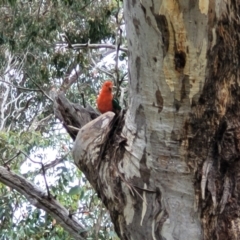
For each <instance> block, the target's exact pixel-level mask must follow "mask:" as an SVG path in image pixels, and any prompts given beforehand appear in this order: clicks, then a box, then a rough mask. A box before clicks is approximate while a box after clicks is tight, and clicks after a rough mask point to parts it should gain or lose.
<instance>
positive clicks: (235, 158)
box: [73, 0, 240, 240]
mask: <svg viewBox="0 0 240 240" xmlns="http://www.w3.org/2000/svg"><path fill="white" fill-rule="evenodd" d="M239 15H240V9H239V1H237V0H229V1H223V0H215V1H214V0H209V1H204V0H199V1H192V0H187V1H186V0H178V1H177V0H152V1H150V0H142V1H136V0H126V1H124V16H125V21H126V28H127V37H128V49H129V108H128V109H127V111H126V114H125V115H124V114H123V113H122V115H120V116H117V117H116V116H114V113H110V112H109V113H106V114H103V115H101V116H100V117H98V118H96V119H94V120H93V121H91V122H90V123H88V124H87V125H85V126H84V127H83V128H81V130H80V131H79V133H78V136H77V139H76V142H75V146H74V149H73V155H74V159H75V162H76V164H77V165H78V166H79V168H80V169H81V170H82V171H83V172H84V173H85V174H86V176H87V178H88V180H89V181H90V182H91V184H92V185H93V186H94V188H95V189H96V191H97V192H98V194H99V197H100V198H101V199H102V201H103V202H104V204H105V205H106V207H107V208H108V209H109V212H110V215H111V218H112V221H113V223H114V225H115V229H116V232H117V233H118V235H119V237H120V238H121V239H132V240H140V239H147V240H150V239H153V240H157V239H167V240H172V239H174V240H176V239H179V240H188V239H189V240H198V239H223V240H225V239H239V237H238V234H239V231H240V228H239V223H240V218H239V215H240V211H239V210H240V208H239V204H240V201H239V197H240V196H239V195H238V192H239V190H240V184H239V183H238V182H239V181H240V180H239V179H240V177H239V176H240V162H239V159H240V155H239V152H240V128H239V127H240V124H239V121H240V116H239V109H240V108H239V107H240V106H239V101H240V88H239V83H240V79H239V68H240V65H239V59H240V51H239V49H240V48H239V46H240V41H239V36H240V34H239V29H240V28H239V27H240V24H239V21H240V18H239Z"/></svg>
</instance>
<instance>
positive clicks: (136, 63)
mask: <svg viewBox="0 0 240 240" xmlns="http://www.w3.org/2000/svg"><path fill="white" fill-rule="evenodd" d="M135 66H136V71H137V81H136V82H137V87H136V91H137V93H139V78H140V70H141V58H140V57H139V56H137V57H136V60H135Z"/></svg>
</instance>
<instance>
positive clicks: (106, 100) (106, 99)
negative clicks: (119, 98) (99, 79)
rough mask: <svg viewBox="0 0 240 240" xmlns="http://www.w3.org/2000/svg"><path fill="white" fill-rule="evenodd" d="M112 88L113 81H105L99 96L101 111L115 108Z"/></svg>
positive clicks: (98, 103) (99, 108) (98, 101)
mask: <svg viewBox="0 0 240 240" xmlns="http://www.w3.org/2000/svg"><path fill="white" fill-rule="evenodd" d="M112 89H113V83H112V82H111V81H106V82H104V83H103V85H102V88H101V90H100V92H99V95H98V97H97V107H98V110H99V111H100V112H101V113H105V112H108V111H112V110H113V105H112V100H113V94H112Z"/></svg>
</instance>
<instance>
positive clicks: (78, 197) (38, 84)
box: [0, 0, 126, 239]
mask: <svg viewBox="0 0 240 240" xmlns="http://www.w3.org/2000/svg"><path fill="white" fill-rule="evenodd" d="M121 11H122V10H121V2H117V1H115V0H112V1H111V0H103V1H92V0H82V1H72V0H49V1H37V0H32V1H25V0H14V1H13V0H8V1H2V2H1V3H0V18H1V21H0V95H1V96H3V97H2V98H0V119H1V120H0V164H1V165H3V166H5V167H7V168H9V169H11V171H14V172H17V173H19V174H22V175H23V176H24V177H26V178H27V179H28V180H30V181H32V182H34V183H35V184H36V185H38V186H39V187H41V188H43V189H45V190H46V187H47V186H48V187H49V189H50V191H51V194H53V195H54V196H56V198H57V200H58V201H60V203H61V204H63V205H64V206H65V207H66V208H68V209H69V210H70V211H71V213H72V214H74V215H75V216H76V217H77V219H78V220H79V221H80V222H81V223H83V224H84V225H85V226H86V229H87V230H88V231H89V239H116V235H115V233H114V232H113V226H112V224H111V222H110V220H109V216H108V214H107V212H106V209H105V208H104V206H103V205H102V203H101V202H100V200H99V199H98V197H97V196H96V193H95V192H94V191H93V190H92V188H91V186H90V185H89V183H87V181H86V179H85V177H84V176H83V175H82V173H81V172H80V171H78V170H77V169H76V167H75V165H74V164H73V160H72V158H71V154H69V153H70V151H71V147H72V142H71V140H70V138H69V136H68V135H67V134H66V132H65V131H64V130H63V128H62V126H61V124H60V123H59V121H58V120H56V119H55V118H54V114H53V101H52V99H53V98H54V94H55V93H56V91H59V90H62V91H64V92H65V93H66V96H67V97H68V99H69V100H70V101H72V102H77V103H80V104H82V103H83V100H84V101H87V102H89V103H90V104H92V105H93V106H94V105H95V98H96V95H97V92H98V89H99V87H100V85H101V81H102V80H103V79H106V78H107V77H109V76H110V77H114V79H115V83H116V85H118V86H119V85H120V83H123V84H126V83H124V81H125V78H124V77H126V62H125V61H126V54H120V53H119V55H117V64H115V63H116V61H115V60H116V53H115V50H114V49H113V50H108V49H89V48H78V47H75V45H77V44H87V43H90V44H91V43H98V44H101V43H105V44H109V45H111V44H116V42H117V41H116V40H118V41H119V39H120V38H121V39H120V40H121V42H122V43H125V40H124V35H123V36H120V35H119V28H120V27H121V28H122V27H123V24H124V22H123V18H122V13H121ZM117 23H118V24H117ZM116 29H117V31H116ZM123 31H124V28H123ZM74 44H75V45H74ZM109 54H111V55H109ZM106 56H112V58H113V59H114V61H113V64H109V65H108V64H107V63H104V64H103V62H101V60H104V57H106ZM79 92H80V93H83V95H82V96H83V97H81V98H80V97H79ZM119 94H120V92H119ZM83 98H84V99H83ZM42 164H43V165H44V166H45V170H46V179H47V186H46V183H45V182H44V178H43V171H42ZM16 233H17V234H16ZM0 236H1V237H0V239H71V236H70V235H69V234H68V232H66V231H65V230H64V229H63V228H61V227H60V226H59V225H58V224H56V221H55V219H53V218H52V217H51V216H50V215H49V214H47V213H45V212H43V211H42V210H39V209H37V208H35V207H33V206H31V205H30V204H29V203H28V202H27V201H26V199H25V198H24V196H21V195H20V194H19V193H17V192H16V191H15V190H13V189H10V188H9V187H7V186H4V185H3V184H1V183H0Z"/></svg>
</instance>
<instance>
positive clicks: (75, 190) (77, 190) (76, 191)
mask: <svg viewBox="0 0 240 240" xmlns="http://www.w3.org/2000/svg"><path fill="white" fill-rule="evenodd" d="M80 191H81V188H80V187H79V186H78V185H77V186H74V187H72V188H71V189H70V190H69V192H68V194H69V195H75V194H79V193H80Z"/></svg>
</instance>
